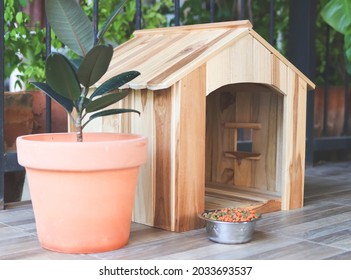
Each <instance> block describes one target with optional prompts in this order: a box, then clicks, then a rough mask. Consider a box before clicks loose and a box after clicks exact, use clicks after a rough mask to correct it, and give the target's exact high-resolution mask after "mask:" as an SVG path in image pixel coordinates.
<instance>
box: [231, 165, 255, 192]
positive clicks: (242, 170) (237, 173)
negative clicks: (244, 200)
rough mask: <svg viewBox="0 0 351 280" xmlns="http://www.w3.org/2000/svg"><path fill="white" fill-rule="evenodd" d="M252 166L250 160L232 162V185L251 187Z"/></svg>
mask: <svg viewBox="0 0 351 280" xmlns="http://www.w3.org/2000/svg"><path fill="white" fill-rule="evenodd" d="M252 165H253V162H252V160H251V159H245V158H244V159H243V158H241V159H238V158H236V159H235V160H234V185H235V186H244V187H251V186H252Z"/></svg>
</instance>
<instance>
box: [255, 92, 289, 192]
mask: <svg viewBox="0 0 351 280" xmlns="http://www.w3.org/2000/svg"><path fill="white" fill-rule="evenodd" d="M278 98H282V97H281V96H278V95H277V94H275V93H273V92H256V93H254V95H253V109H252V119H251V122H259V123H261V125H262V126H261V129H257V130H253V131H252V151H253V152H255V153H260V154H261V158H260V160H257V161H254V163H253V164H254V170H253V174H252V175H253V177H254V178H255V180H254V184H253V185H252V187H253V188H257V189H262V190H268V191H271V192H276V191H277V188H276V155H277V153H276V149H277V119H278V118H279V116H278Z"/></svg>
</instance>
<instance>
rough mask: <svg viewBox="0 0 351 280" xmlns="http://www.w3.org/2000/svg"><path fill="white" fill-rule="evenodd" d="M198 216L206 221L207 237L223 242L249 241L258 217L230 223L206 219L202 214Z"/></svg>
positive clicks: (237, 242) (238, 242)
mask: <svg viewBox="0 0 351 280" xmlns="http://www.w3.org/2000/svg"><path fill="white" fill-rule="evenodd" d="M200 217H201V218H202V219H203V220H205V222H206V232H207V236H208V239H210V240H211V241H214V242H217V243H223V244H241V243H246V242H249V241H251V239H252V235H253V233H254V231H255V226H256V222H257V221H258V220H259V219H260V218H258V219H255V220H252V221H250V222H237V223H231V222H221V221H215V220H210V219H206V218H205V217H204V216H203V215H200Z"/></svg>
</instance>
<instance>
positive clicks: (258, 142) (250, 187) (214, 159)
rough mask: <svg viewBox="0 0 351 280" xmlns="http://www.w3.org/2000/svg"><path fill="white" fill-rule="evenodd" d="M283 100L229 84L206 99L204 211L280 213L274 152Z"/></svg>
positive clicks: (256, 87) (261, 89)
mask: <svg viewBox="0 0 351 280" xmlns="http://www.w3.org/2000/svg"><path fill="white" fill-rule="evenodd" d="M282 102H283V97H282V96H281V94H280V93H278V92H277V91H276V90H275V89H273V88H271V87H269V86H266V85H262V84H249V83H247V84H233V85H227V86H224V87H221V88H219V89H217V90H216V91H214V92H212V93H211V94H209V95H208V96H207V100H206V174H205V176H206V188H205V208H206V209H217V208H223V207H254V208H260V210H261V212H273V211H277V210H280V209H281V192H280V188H279V186H278V183H277V182H278V180H279V174H277V171H276V170H277V164H279V163H277V149H278V148H279V145H280V144H279V143H278V138H279V135H280V129H279V127H280V125H281V123H280V122H281V118H280V117H279V116H281V112H282Z"/></svg>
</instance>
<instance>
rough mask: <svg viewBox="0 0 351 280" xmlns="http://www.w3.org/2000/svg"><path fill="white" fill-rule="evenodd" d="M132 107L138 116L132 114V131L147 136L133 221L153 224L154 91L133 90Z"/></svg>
mask: <svg viewBox="0 0 351 280" xmlns="http://www.w3.org/2000/svg"><path fill="white" fill-rule="evenodd" d="M132 96H133V104H134V106H133V108H134V109H136V110H138V111H139V112H140V116H139V115H137V114H133V115H132V116H131V117H132V131H133V133H137V134H141V135H144V136H147V137H148V160H147V162H146V164H144V165H143V166H141V168H140V175H139V180H138V186H137V189H136V194H135V202H134V211H133V221H134V222H137V223H142V224H144V225H150V226H153V225H154V209H155V203H156V201H155V199H154V198H155V195H156V194H155V191H156V190H155V176H156V171H157V169H156V162H155V161H156V157H155V155H156V142H155V141H152V139H154V136H155V134H156V131H155V124H154V102H153V101H154V93H153V92H152V91H148V90H135V91H134V94H133V95H132Z"/></svg>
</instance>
